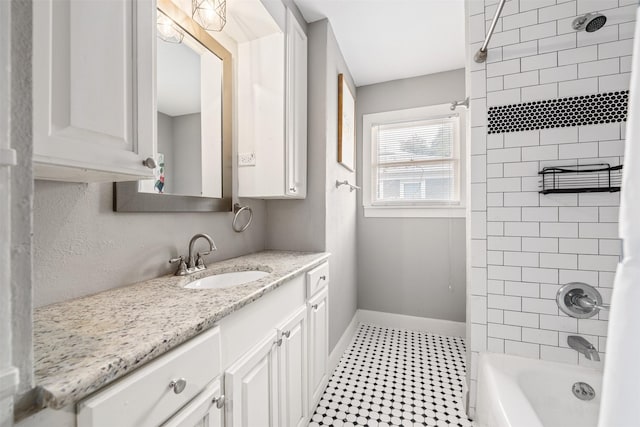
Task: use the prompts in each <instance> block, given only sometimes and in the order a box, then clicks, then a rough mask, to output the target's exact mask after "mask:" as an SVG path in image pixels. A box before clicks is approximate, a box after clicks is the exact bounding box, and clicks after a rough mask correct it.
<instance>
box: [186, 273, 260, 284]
mask: <svg viewBox="0 0 640 427" xmlns="http://www.w3.org/2000/svg"><path fill="white" fill-rule="evenodd" d="M268 275H269V273H267V272H265V271H259V270H247V271H232V272H230V273H220V274H214V275H213V276H207V277H203V278H202V279H198V280H194V281H193V282H190V283H187V285H186V286H185V288H186V289H224V288H230V287H232V286H236V285H242V284H244V283H249V282H253V281H254V280H258V279H262V278H263V277H265V276H268Z"/></svg>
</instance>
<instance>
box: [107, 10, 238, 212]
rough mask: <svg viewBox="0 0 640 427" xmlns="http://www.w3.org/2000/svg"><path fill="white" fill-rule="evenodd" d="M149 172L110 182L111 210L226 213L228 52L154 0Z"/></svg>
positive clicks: (229, 121)
mask: <svg viewBox="0 0 640 427" xmlns="http://www.w3.org/2000/svg"><path fill="white" fill-rule="evenodd" d="M157 13H158V16H157V27H156V34H157V38H156V55H155V59H156V67H155V68H156V105H157V108H156V112H157V115H156V130H157V137H156V156H155V159H154V160H155V168H154V175H155V178H154V179H152V180H142V181H138V182H118V183H115V184H114V186H115V190H114V210H115V211H117V212H223V211H231V209H232V208H231V180H232V178H231V141H232V139H231V137H232V135H231V129H232V119H231V111H232V109H231V100H232V86H231V85H232V81H231V79H232V60H231V53H230V52H229V51H228V50H226V49H225V48H224V47H223V46H222V45H221V44H220V43H219V42H217V41H216V40H215V39H214V38H213V37H211V35H210V34H209V33H208V32H207V31H206V30H204V29H203V28H202V27H201V26H200V25H198V24H197V23H196V22H195V21H194V20H193V19H192V18H191V17H190V16H189V15H188V14H186V13H185V12H184V11H183V10H182V9H180V8H179V7H178V6H177V5H176V4H174V3H173V2H172V1H170V0H158V11H157Z"/></svg>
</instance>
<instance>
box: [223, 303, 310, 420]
mask: <svg viewBox="0 0 640 427" xmlns="http://www.w3.org/2000/svg"><path fill="white" fill-rule="evenodd" d="M306 320H307V312H306V307H300V309H298V310H296V312H295V313H294V314H293V316H292V317H291V318H289V319H288V320H287V321H285V322H284V323H283V324H282V325H280V326H279V327H278V328H277V329H275V330H273V331H272V332H271V333H269V334H268V335H267V336H266V337H265V338H264V339H263V340H262V341H261V342H260V343H259V344H258V345H257V346H255V347H254V348H253V349H251V350H250V351H249V352H248V353H247V354H245V355H244V356H243V357H242V358H241V359H240V360H238V361H237V362H236V363H235V364H233V366H231V367H230V368H229V369H227V371H226V372H225V393H226V395H227V396H228V397H229V398H230V399H231V400H230V402H231V403H230V405H229V407H228V409H227V426H229V427H231V426H233V427H262V426H264V427H302V426H305V425H306V424H307V421H308V415H307V414H308V402H307V398H306V397H307V393H306V388H307V363H306V356H307V339H306V338H307V322H306Z"/></svg>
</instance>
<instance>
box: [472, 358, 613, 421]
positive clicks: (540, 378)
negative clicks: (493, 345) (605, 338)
mask: <svg viewBox="0 0 640 427" xmlns="http://www.w3.org/2000/svg"><path fill="white" fill-rule="evenodd" d="M579 381H580V382H585V383H587V384H589V385H590V386H591V387H593V388H594V389H595V392H596V396H595V398H594V399H593V400H590V401H583V400H580V399H578V398H577V397H575V396H574V395H573V392H572V386H573V384H574V383H576V382H579ZM601 392H602V372H600V371H597V370H594V369H588V368H584V367H580V366H573V365H569V364H564V363H555V362H547V361H543V360H535V359H529V358H523V357H517V356H510V355H505V354H493V353H484V354H481V355H480V359H479V371H478V394H477V396H478V397H477V403H476V426H478V427H574V426H575V427H597V425H598V410H599V408H600V394H601Z"/></svg>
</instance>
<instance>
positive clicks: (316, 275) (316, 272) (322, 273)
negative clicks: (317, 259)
mask: <svg viewBox="0 0 640 427" xmlns="http://www.w3.org/2000/svg"><path fill="white" fill-rule="evenodd" d="M328 283H329V263H328V262H325V263H322V264H320V265H319V266H317V267H316V268H314V269H313V270H311V271H309V272H307V298H309V297H311V296H313V294H315V293H316V292H318V291H319V290H320V289H322V288H323V287H325V286H326V285H327V284H328Z"/></svg>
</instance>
